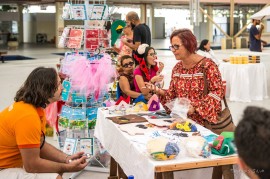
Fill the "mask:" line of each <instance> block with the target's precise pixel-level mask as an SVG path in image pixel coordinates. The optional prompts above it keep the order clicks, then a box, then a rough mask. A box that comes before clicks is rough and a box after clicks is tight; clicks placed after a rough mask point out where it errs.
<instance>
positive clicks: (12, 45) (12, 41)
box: [8, 35, 19, 50]
mask: <svg viewBox="0 0 270 179" xmlns="http://www.w3.org/2000/svg"><path fill="white" fill-rule="evenodd" d="M18 46H19V42H18V39H17V37H14V36H12V35H11V36H10V37H9V38H8V49H9V50H10V49H15V50H16V49H17V48H18Z"/></svg>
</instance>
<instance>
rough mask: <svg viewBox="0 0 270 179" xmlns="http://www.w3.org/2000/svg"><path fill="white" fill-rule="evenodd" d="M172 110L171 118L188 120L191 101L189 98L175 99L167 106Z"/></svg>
mask: <svg viewBox="0 0 270 179" xmlns="http://www.w3.org/2000/svg"><path fill="white" fill-rule="evenodd" d="M165 105H166V106H167V107H168V108H169V109H170V110H171V114H170V115H171V117H173V118H179V117H180V118H182V119H187V113H188V110H189V106H190V100H189V99H187V98H175V99H174V100H172V101H170V102H168V103H166V104H165Z"/></svg>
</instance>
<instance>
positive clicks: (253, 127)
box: [235, 107, 270, 179]
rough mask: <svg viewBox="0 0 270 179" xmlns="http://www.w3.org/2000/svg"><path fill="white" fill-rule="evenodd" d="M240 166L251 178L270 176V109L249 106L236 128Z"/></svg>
mask: <svg viewBox="0 0 270 179" xmlns="http://www.w3.org/2000/svg"><path fill="white" fill-rule="evenodd" d="M235 143H236V147H237V150H238V155H239V166H240V168H241V169H242V170H243V171H244V172H245V173H246V174H247V175H248V176H249V177H250V178H251V179H269V178H270V160H269V159H270V152H269V150H270V111H267V110H265V109H263V108H259V107H247V108H246V109H245V111H244V116H243V119H242V120H241V121H240V122H239V124H238V125H237V127H236V130H235Z"/></svg>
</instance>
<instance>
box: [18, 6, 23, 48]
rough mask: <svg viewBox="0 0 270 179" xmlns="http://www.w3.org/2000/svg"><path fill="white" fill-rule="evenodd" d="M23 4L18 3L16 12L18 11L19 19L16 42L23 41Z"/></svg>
mask: <svg viewBox="0 0 270 179" xmlns="http://www.w3.org/2000/svg"><path fill="white" fill-rule="evenodd" d="M22 11H23V6H22V5H18V12H19V21H18V32H19V37H18V42H19V43H23V13H22Z"/></svg>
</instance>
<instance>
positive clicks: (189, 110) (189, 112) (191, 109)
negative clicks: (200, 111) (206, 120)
mask: <svg viewBox="0 0 270 179" xmlns="http://www.w3.org/2000/svg"><path fill="white" fill-rule="evenodd" d="M194 112H195V109H194V107H193V106H192V105H189V109H188V114H189V115H190V114H193V113H194Z"/></svg>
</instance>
